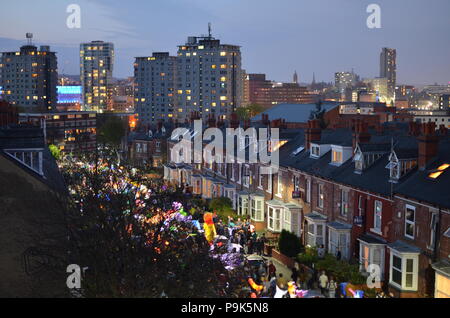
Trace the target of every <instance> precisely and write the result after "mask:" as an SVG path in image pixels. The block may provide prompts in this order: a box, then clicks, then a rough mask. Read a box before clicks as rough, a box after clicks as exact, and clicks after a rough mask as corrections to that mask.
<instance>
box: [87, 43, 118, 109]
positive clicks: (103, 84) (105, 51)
mask: <svg viewBox="0 0 450 318" xmlns="http://www.w3.org/2000/svg"><path fill="white" fill-rule="evenodd" d="M80 67H81V69H80V79H81V85H82V90H83V110H89V111H96V112H100V113H102V112H104V111H106V110H107V108H108V86H109V85H111V82H112V74H113V69H114V44H113V43H107V42H103V41H93V42H90V43H82V44H81V45H80Z"/></svg>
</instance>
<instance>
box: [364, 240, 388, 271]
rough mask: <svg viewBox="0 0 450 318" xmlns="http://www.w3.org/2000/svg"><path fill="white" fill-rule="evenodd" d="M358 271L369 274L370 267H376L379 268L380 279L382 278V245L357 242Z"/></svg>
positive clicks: (383, 250)
mask: <svg viewBox="0 0 450 318" xmlns="http://www.w3.org/2000/svg"><path fill="white" fill-rule="evenodd" d="M359 241H360V244H359V270H360V271H361V272H362V273H365V274H369V273H368V269H369V266H370V265H377V266H378V267H379V268H380V279H383V277H384V254H385V245H384V244H373V243H369V242H366V241H364V240H359Z"/></svg>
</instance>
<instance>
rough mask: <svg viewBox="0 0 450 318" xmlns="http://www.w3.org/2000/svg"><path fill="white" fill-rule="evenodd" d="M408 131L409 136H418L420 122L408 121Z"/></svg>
mask: <svg viewBox="0 0 450 318" xmlns="http://www.w3.org/2000/svg"><path fill="white" fill-rule="evenodd" d="M408 133H409V135H411V136H415V137H417V136H419V135H420V124H419V123H416V122H415V121H410V122H409V131H408Z"/></svg>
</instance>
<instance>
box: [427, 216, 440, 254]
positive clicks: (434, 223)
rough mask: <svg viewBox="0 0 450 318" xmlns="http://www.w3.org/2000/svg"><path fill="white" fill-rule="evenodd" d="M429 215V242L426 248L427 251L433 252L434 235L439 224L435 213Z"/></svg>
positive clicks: (434, 244)
mask: <svg viewBox="0 0 450 318" xmlns="http://www.w3.org/2000/svg"><path fill="white" fill-rule="evenodd" d="M430 214H431V215H430V241H429V244H428V246H427V247H428V249H429V250H434V248H435V246H436V233H437V225H438V222H439V213H438V212H437V211H431V212H430Z"/></svg>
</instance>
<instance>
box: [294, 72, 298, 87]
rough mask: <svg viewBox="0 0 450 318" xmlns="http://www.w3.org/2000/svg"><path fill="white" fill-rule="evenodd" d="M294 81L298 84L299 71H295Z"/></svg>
mask: <svg viewBox="0 0 450 318" xmlns="http://www.w3.org/2000/svg"><path fill="white" fill-rule="evenodd" d="M294 83H295V84H298V74H297V71H295V73H294Z"/></svg>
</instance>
